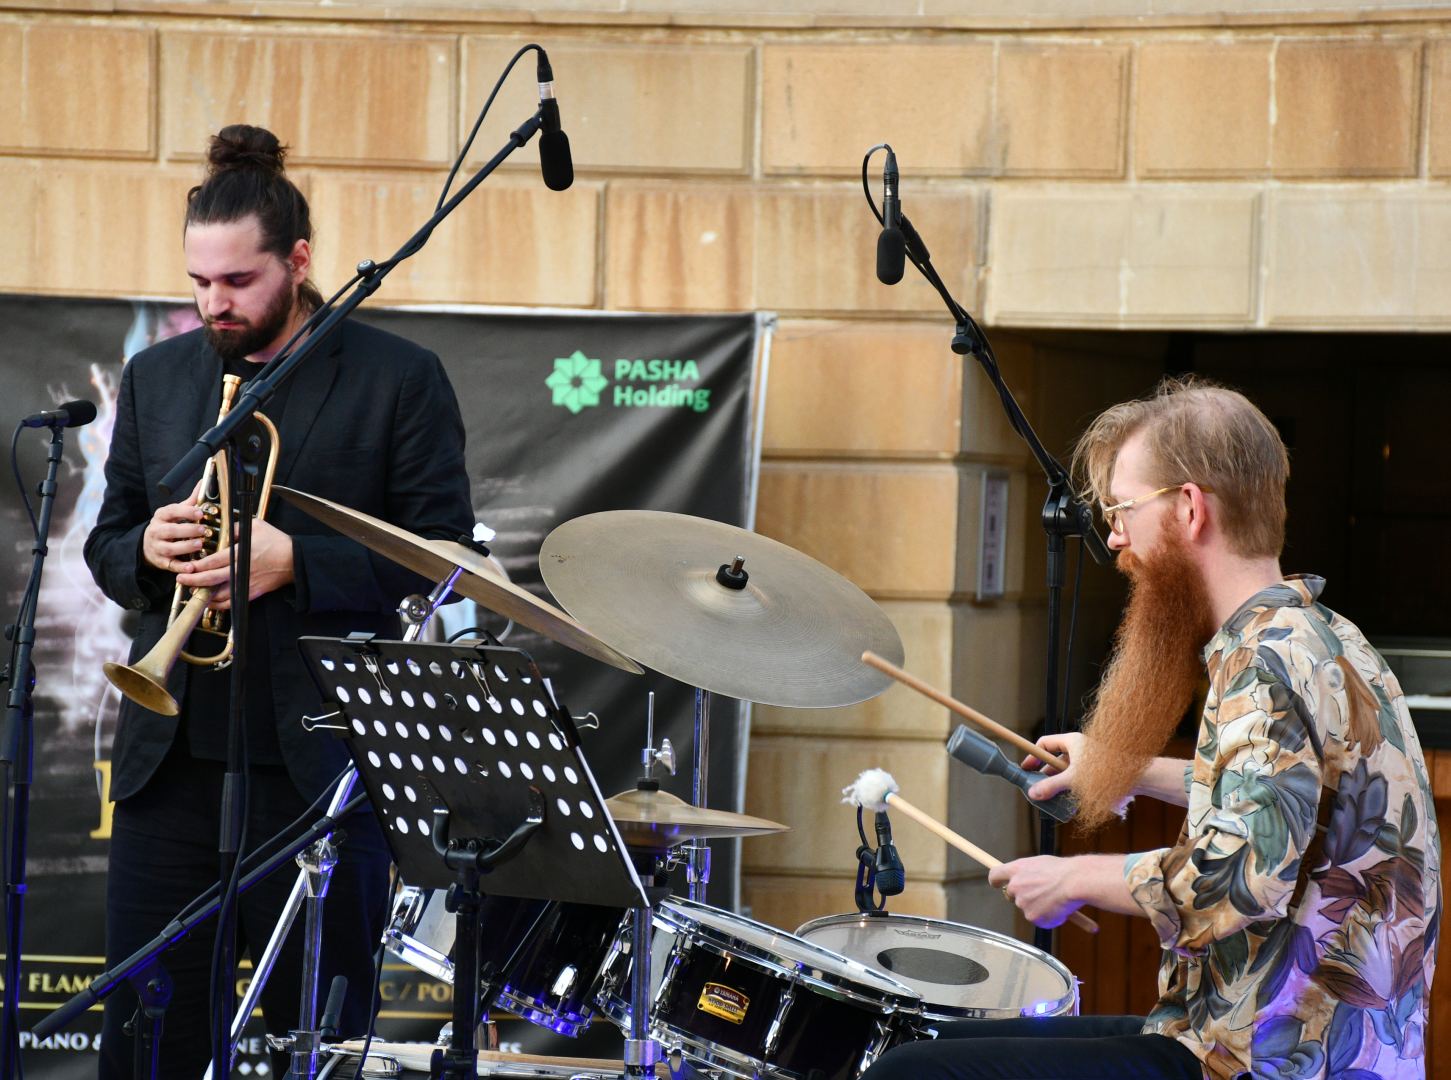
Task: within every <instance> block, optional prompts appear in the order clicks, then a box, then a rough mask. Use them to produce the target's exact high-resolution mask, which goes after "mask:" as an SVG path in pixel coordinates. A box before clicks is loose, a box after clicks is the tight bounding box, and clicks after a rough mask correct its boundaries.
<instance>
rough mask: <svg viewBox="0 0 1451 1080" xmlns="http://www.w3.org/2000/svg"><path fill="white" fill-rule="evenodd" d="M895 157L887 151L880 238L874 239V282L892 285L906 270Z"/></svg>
mask: <svg viewBox="0 0 1451 1080" xmlns="http://www.w3.org/2000/svg"><path fill="white" fill-rule="evenodd" d="M899 179H900V178H899V177H898V175H897V155H896V154H894V153H893V152H892V150H891V148H890V147H889V148H888V149H887V164H886V167H885V168H883V169H882V235H881V236H879V237H877V280H878V281H880V282H881V283H882V284H883V285H895V284H897V282H899V281H901V280H902V273H903V271H904V270H906V268H907V238H906V236H905V235H903V233H902V200H901V199H900V198H899V197H898V195H897V186H898V181H899Z"/></svg>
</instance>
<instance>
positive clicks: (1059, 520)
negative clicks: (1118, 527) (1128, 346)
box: [862, 148, 1113, 953]
mask: <svg viewBox="0 0 1451 1080" xmlns="http://www.w3.org/2000/svg"><path fill="white" fill-rule="evenodd" d="M875 149H876V148H873V150H871V151H868V152H867V157H866V158H865V159H864V160H863V161H862V188H863V190H864V191H865V192H866V196H867V204H868V205H869V206H871V208H872V212H873V213H874V214H877V217H878V219H880V218H881V215H880V214H879V213H877V209H876V205H875V204H874V203H873V202H872V193H871V189H870V188H869V187H868V186H867V161H869V160H870V159H871V155H872V153H873V152H874V150H875ZM900 221H901V229H902V235H903V237H904V239H905V241H906V249H907V258H908V260H909V261H910V262H911V263H912V265H913V266H915V267H916V268H917V270H918V272H919V273H921V275H922V276H923V277H924V278H926V279H927V282H928V284H930V285H931V286H932V287H933V288H934V289H935V290H936V291H937V295H938V296H940V297H942V302H943V303H944V304H945V305H946V306H947V310H948V313H949V314H950V315H951V316H952V318H953V321H954V322H955V323H956V324H957V328H956V332H955V333H954V334H953V336H952V351H953V352H955V353H957V355H959V356H971V357H973V358H974V359H976V360H977V362H978V364H979V365H980V366H981V367H982V369H983V372H984V373H985V374H986V375H987V377H988V380H989V381H990V382H991V383H992V384H993V389H994V390H996V391H997V394H998V399H999V400H1000V401H1001V402H1002V405H1003V411H1004V412H1006V413H1007V417H1008V422H1009V423H1010V424H1011V425H1012V427H1013V430H1014V431H1016V432H1017V433H1018V435H1019V436H1021V437H1022V439H1023V441H1024V442H1025V443H1026V444H1027V446H1028V450H1029V452H1030V453H1031V454H1032V455H1033V459H1034V460H1035V461H1037V463H1038V467H1039V468H1040V469H1042V470H1043V475H1044V476H1045V477H1046V478H1047V481H1048V497H1047V499H1046V500H1045V501H1044V503H1043V509H1042V512H1041V513H1040V514H1039V521H1040V522H1041V523H1042V526H1043V531H1044V532H1045V533H1046V534H1047V538H1048V566H1047V585H1048V650H1047V672H1046V674H1045V677H1044V694H1045V700H1044V705H1045V708H1044V714H1043V734H1045V735H1057V734H1059V733H1060V732H1061V731H1062V730H1063V718H1062V716H1061V715H1060V712H1059V704H1058V702H1059V690H1058V683H1059V668H1060V663H1061V659H1060V657H1061V651H1062V640H1061V637H1062V634H1061V630H1060V627H1061V606H1062V598H1063V585H1064V577H1065V573H1064V568H1065V566H1066V565H1067V544H1068V537H1070V536H1076V537H1078V538H1079V539H1080V540H1081V541H1082V542H1083V544H1084V546H1085V547H1086V548H1087V549H1088V553H1089V555H1090V556H1092V557H1093V561H1094V562H1096V563H1098V564H1099V565H1100V566H1107V565H1108V564H1110V563H1111V562H1112V561H1113V556H1112V555H1111V554H1110V553H1109V550H1108V545H1106V544H1105V543H1104V542H1103V538H1102V537H1101V536H1099V535H1098V531H1097V530H1096V529H1095V528H1094V527H1093V512H1092V511H1091V510H1089V508H1088V507H1087V506H1085V505H1084V504H1083V501H1082V500H1081V499H1079V498H1078V497H1077V496H1075V495H1074V493H1073V484H1072V480H1071V478H1070V477H1069V475H1068V470H1067V469H1065V468H1064V467H1063V465H1062V464H1061V463H1060V462H1059V461H1058V460H1057V459H1056V458H1055V457H1054V456H1053V455H1052V454H1051V453H1049V452H1048V449H1047V447H1045V446H1044V445H1043V441H1042V440H1041V439H1040V438H1038V433H1037V432H1036V431H1034V430H1033V425H1032V424H1030V423H1029V422H1028V418H1027V416H1025V415H1024V413H1023V410H1022V407H1021V406H1019V404H1018V401H1017V398H1015V397H1013V392H1012V391H1011V390H1010V389H1008V385H1007V383H1006V382H1004V381H1003V376H1002V372H1001V371H999V370H998V362H997V357H996V356H994V355H993V350H992V346H991V345H990V344H989V343H988V340H987V335H986V334H984V333H983V331H982V328H981V327H980V326H978V324H977V322H976V320H974V319H973V317H972V315H971V314H969V313H968V311H967V309H966V308H964V307H963V306H962V305H961V304H959V303H958V302H957V300H956V299H955V298H954V297H953V295H952V293H951V292H949V291H948V288H947V286H946V285H944V284H943V282H942V278H941V277H940V276H939V275H938V273H937V269H936V267H934V266H933V265H932V256H931V254H930V253H929V252H928V250H927V245H926V244H925V243H923V242H922V237H921V236H920V235H918V233H917V230H916V229H915V228H913V226H912V222H911V221H910V220H908V218H907V215H906V214H901V215H900ZM1057 850H1058V832H1057V822H1056V821H1054V820H1053V818H1051V817H1049V816H1048V815H1047V814H1044V813H1042V812H1040V813H1039V822H1038V853H1039V854H1040V855H1053V854H1056V853H1057ZM1033 944H1034V945H1035V946H1036V947H1037V948H1039V949H1041V950H1042V951H1043V952H1046V953H1051V952H1052V951H1053V950H1052V945H1053V932H1052V931H1051V930H1045V929H1043V928H1042V927H1037V928H1036V929H1035V930H1034V932H1033Z"/></svg>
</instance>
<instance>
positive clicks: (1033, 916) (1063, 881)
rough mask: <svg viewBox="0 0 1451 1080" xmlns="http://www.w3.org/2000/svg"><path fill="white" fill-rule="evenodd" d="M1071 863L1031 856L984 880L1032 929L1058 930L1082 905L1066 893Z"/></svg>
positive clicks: (991, 872) (990, 873)
mask: <svg viewBox="0 0 1451 1080" xmlns="http://www.w3.org/2000/svg"><path fill="white" fill-rule="evenodd" d="M1073 861H1074V860H1072V859H1062V858H1059V857H1058V856H1056V855H1034V856H1031V857H1029V858H1026V859H1017V860H1015V861H1014V862H1009V863H1003V864H1002V865H1001V866H995V867H993V868H992V869H991V870H989V871H988V874H987V879H988V881H989V882H991V883H992V884H993V885H996V886H997V887H998V888H999V889H1001V890H1002V891H1003V895H1004V896H1005V897H1007V898H1008V901H1009V902H1010V903H1013V904H1016V905H1017V906H1018V910H1019V911H1021V912H1022V913H1023V916H1024V917H1025V918H1026V919H1027V920H1028V921H1029V922H1031V923H1032V924H1033V925H1034V926H1042V927H1053V926H1059V925H1061V924H1062V923H1064V922H1066V921H1067V920H1068V916H1070V915H1072V914H1073V913H1074V912H1075V911H1077V910H1078V909H1079V908H1081V907H1082V906H1083V905H1084V902H1085V901H1084V900H1082V899H1079V898H1077V897H1075V896H1073V895H1072V893H1071V892H1070V889H1069V882H1070V880H1071V876H1072V875H1071V874H1070V873H1069V872H1068V871H1069V867H1070V864H1071V863H1072V862H1073Z"/></svg>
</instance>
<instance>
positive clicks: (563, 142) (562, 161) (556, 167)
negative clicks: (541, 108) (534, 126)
mask: <svg viewBox="0 0 1451 1080" xmlns="http://www.w3.org/2000/svg"><path fill="white" fill-rule="evenodd" d="M539 171H540V172H541V173H543V175H544V186H545V187H547V188H548V189H549V190H550V191H564V190H565V189H566V188H568V187H569V185H570V184H573V183H574V159H573V158H571V157H570V155H569V136H568V135H566V134H565V133H564V132H563V131H545V132H543V133H542V134H541V135H540V136H539Z"/></svg>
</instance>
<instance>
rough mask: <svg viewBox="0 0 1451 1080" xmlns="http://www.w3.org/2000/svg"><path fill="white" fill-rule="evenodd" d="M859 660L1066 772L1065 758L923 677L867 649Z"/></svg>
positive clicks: (994, 735)
mask: <svg viewBox="0 0 1451 1080" xmlns="http://www.w3.org/2000/svg"><path fill="white" fill-rule="evenodd" d="M862 663H863V664H866V665H867V666H868V667H872V668H876V669H877V670H878V671H880V672H882V673H883V674H884V675H889V676H891V677H892V678H894V679H896V680H897V681H898V682H899V683H901V684H902V685H903V686H907V687H910V688H911V689H913V690H915V691H917V693H919V694H921V695H922V696H923V697H926V698H930V699H931V700H933V701H935V702H937V704H939V705H941V706H943V707H944V708H946V709H948V710H949V711H951V712H954V713H956V714H957V715H958V716H960V717H962V718H963V719H964V720H971V721H972V722H973V724H975V725H976V726H977V727H979V728H981V729H982V730H983V731H984V732H986V733H987V734H988V735H991V736H992V737H993V738H995V739H1000V740H1001V741H1003V742H1007V743H1011V744H1012V745H1013V746H1015V747H1017V748H1018V749H1019V750H1021V751H1022V752H1023V753H1024V754H1031V755H1032V756H1033V757H1035V758H1037V759H1038V760H1039V761H1041V762H1044V763H1045V764H1048V765H1051V766H1053V768H1055V769H1057V770H1058V771H1059V772H1066V771H1067V770H1068V762H1067V760H1066V759H1064V758H1061V757H1059V756H1058V755H1056V754H1050V753H1049V752H1048V751H1046V750H1044V749H1043V748H1042V747H1041V746H1037V745H1035V744H1034V743H1031V742H1029V741H1028V740H1027V739H1025V738H1023V736H1021V735H1019V734H1018V733H1017V732H1016V731H1014V730H1013V729H1012V728H1008V727H1004V726H1003V725H1002V724H999V723H998V722H997V721H996V720H994V719H992V718H991V717H988V716H984V715H983V714H982V713H980V712H978V711H977V710H976V709H974V708H972V707H971V706H968V705H964V704H963V703H962V702H960V701H958V700H957V699H956V698H955V697H952V696H950V695H948V694H944V693H943V692H942V691H941V690H938V689H937V688H936V687H935V686H932V685H931V684H930V683H927V682H924V681H923V680H921V679H919V678H917V676H915V675H913V674H912V673H911V672H908V671H904V670H902V669H901V668H899V667H898V666H897V665H896V664H894V663H892V662H891V661H890V660H883V659H882V658H881V657H880V656H878V655H877V654H876V653H874V652H872V651H871V650H870V649H868V650H867V651H866V652H864V653H862Z"/></svg>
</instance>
